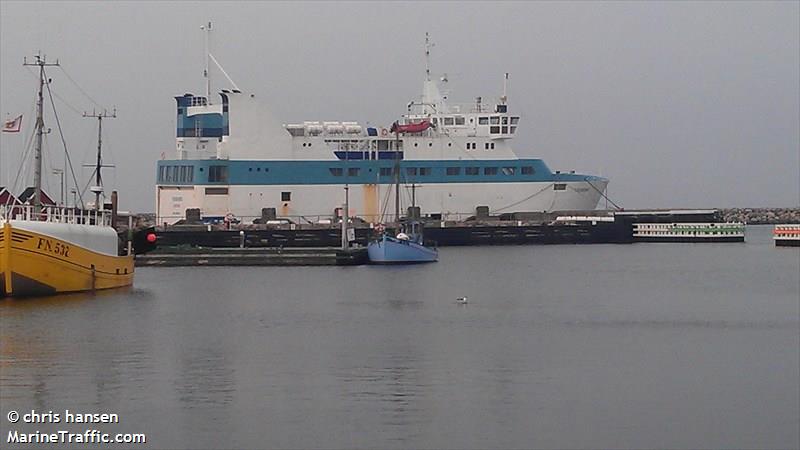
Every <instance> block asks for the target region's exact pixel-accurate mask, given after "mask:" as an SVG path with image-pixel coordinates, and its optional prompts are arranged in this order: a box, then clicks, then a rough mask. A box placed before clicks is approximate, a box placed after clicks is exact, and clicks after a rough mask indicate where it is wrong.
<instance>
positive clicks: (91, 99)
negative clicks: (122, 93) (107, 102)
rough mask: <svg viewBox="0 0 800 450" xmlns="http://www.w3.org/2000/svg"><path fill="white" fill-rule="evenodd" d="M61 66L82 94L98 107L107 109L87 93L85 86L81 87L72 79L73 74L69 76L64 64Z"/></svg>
mask: <svg viewBox="0 0 800 450" xmlns="http://www.w3.org/2000/svg"><path fill="white" fill-rule="evenodd" d="M59 67H61V71H62V72H64V75H66V76H67V79H68V80H69V81H71V82H72V84H74V85H75V87H76V88H78V90H79V91H80V92H81V94H83V95H84V96H86V98H88V99H89V101H91V102H92V103H94V104H95V105H96V106H97V107H98V108H102V109H106V107H105V106H102V105H101V104H99V103H97V102H96V101H95V99H93V98H92V97H91V96H90V95H89V94H87V93H86V91H84V90H83V88H81V87H80V86H79V85H78V83H76V82H75V80H73V79H72V77H71V76H69V73H67V70H66V69H64V66H63V65H60V66H59Z"/></svg>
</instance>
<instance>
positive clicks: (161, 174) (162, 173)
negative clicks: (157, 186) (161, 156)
mask: <svg viewBox="0 0 800 450" xmlns="http://www.w3.org/2000/svg"><path fill="white" fill-rule="evenodd" d="M166 178H167V167H166V166H161V167H159V168H158V181H166Z"/></svg>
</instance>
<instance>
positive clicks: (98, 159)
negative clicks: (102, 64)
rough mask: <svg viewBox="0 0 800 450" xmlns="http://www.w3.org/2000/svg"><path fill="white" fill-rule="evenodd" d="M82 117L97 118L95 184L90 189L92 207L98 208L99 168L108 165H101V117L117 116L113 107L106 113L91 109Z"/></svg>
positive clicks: (100, 185)
mask: <svg viewBox="0 0 800 450" xmlns="http://www.w3.org/2000/svg"><path fill="white" fill-rule="evenodd" d="M83 117H96V118H97V160H96V162H95V166H94V173H95V176H94V181H95V185H94V187H92V191H93V192H94V209H95V210H98V211H99V210H100V194H102V193H103V177H102V175H101V174H100V169H101V168H102V167H109V166H104V165H103V119H115V118H116V117H117V110H116V109H114V112H112V113H111V114H108V112H107V111H105V110H103V112H102V113H100V114H98V113H95V112H94V111H92V113H91V114H88V113H83Z"/></svg>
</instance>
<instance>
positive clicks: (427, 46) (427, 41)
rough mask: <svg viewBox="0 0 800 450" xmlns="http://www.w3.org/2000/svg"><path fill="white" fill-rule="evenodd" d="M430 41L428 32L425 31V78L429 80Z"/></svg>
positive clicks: (431, 45)
mask: <svg viewBox="0 0 800 450" xmlns="http://www.w3.org/2000/svg"><path fill="white" fill-rule="evenodd" d="M431 47H433V44H432V43H431V39H430V34H429V33H428V32H427V31H426V32H425V79H426V80H427V81H431Z"/></svg>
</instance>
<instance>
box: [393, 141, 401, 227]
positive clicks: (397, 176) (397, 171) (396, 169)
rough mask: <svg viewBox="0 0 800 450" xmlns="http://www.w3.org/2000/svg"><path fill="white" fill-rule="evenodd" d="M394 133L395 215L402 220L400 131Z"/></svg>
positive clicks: (398, 219)
mask: <svg viewBox="0 0 800 450" xmlns="http://www.w3.org/2000/svg"><path fill="white" fill-rule="evenodd" d="M394 135H395V138H396V140H395V146H394V217H395V220H396V221H397V222H400V132H399V131H395V132H394Z"/></svg>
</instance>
